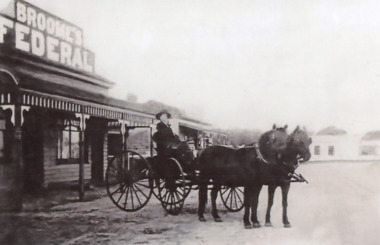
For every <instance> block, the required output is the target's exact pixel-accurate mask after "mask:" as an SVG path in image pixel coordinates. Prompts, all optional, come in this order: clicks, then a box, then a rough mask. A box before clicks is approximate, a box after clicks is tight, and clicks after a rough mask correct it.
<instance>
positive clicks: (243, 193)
mask: <svg viewBox="0 0 380 245" xmlns="http://www.w3.org/2000/svg"><path fill="white" fill-rule="evenodd" d="M236 190H238V191H239V192H240V193H241V194H243V195H244V192H243V191H242V190H240V189H239V188H238V187H236Z"/></svg>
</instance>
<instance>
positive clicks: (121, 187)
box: [111, 185, 125, 196]
mask: <svg viewBox="0 0 380 245" xmlns="http://www.w3.org/2000/svg"><path fill="white" fill-rule="evenodd" d="M124 187H125V186H123V185H120V187H118V188H117V189H116V190H115V191H113V192H112V193H111V196H113V195H114V194H115V193H116V192H118V191H120V190H121V189H123V188H124Z"/></svg>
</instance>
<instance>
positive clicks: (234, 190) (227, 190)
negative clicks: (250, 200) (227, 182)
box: [220, 186, 244, 212]
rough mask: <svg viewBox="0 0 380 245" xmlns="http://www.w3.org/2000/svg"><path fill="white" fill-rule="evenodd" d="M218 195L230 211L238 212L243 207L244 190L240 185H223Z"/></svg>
mask: <svg viewBox="0 0 380 245" xmlns="http://www.w3.org/2000/svg"><path fill="white" fill-rule="evenodd" d="M220 197H221V199H222V202H223V204H224V206H225V207H226V208H227V210H228V211H230V212H238V211H240V210H242V209H243V207H244V192H243V190H242V189H241V187H227V186H223V187H222V189H221V190H220Z"/></svg>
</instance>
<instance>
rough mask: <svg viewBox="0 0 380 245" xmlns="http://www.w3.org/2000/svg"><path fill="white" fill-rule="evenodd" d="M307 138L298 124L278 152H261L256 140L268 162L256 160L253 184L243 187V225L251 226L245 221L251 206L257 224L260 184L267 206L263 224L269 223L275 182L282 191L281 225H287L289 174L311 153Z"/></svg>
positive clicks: (267, 224) (247, 219)
mask: <svg viewBox="0 0 380 245" xmlns="http://www.w3.org/2000/svg"><path fill="white" fill-rule="evenodd" d="M310 144H311V138H310V137H309V136H308V135H307V133H306V132H305V131H303V130H300V129H299V127H298V126H297V128H296V129H295V130H294V132H293V133H292V134H291V135H290V136H289V138H288V140H287V142H286V148H285V149H284V150H283V151H281V152H280V153H279V154H278V156H273V155H268V154H267V155H265V150H264V142H259V146H260V150H261V149H262V152H263V155H264V158H266V161H267V162H268V164H259V165H258V166H259V168H258V173H257V176H256V179H255V181H254V184H253V185H250V186H246V188H245V204H244V206H245V213H244V225H245V227H246V228H251V223H250V221H249V211H250V208H251V211H252V214H251V221H252V223H253V227H255V228H257V227H260V223H259V221H258V219H257V206H258V201H259V194H260V191H261V188H262V186H263V185H268V207H267V212H266V217H265V226H271V225H272V224H271V221H270V211H271V208H272V205H273V198H274V192H275V190H276V188H277V187H278V186H280V187H281V191H282V208H283V213H282V222H283V224H284V226H285V227H291V225H290V222H289V220H288V216H287V206H288V193H289V188H290V183H291V176H292V174H293V173H294V171H295V169H296V168H297V167H298V164H299V160H300V161H308V160H309V159H310V157H311V154H310V150H309V145H310Z"/></svg>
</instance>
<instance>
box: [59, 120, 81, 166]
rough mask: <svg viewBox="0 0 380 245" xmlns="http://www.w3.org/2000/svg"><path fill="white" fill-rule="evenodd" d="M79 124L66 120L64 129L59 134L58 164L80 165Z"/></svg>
mask: <svg viewBox="0 0 380 245" xmlns="http://www.w3.org/2000/svg"><path fill="white" fill-rule="evenodd" d="M78 126H79V123H78V122H77V121H75V120H64V125H63V129H62V130H60V132H59V134H58V144H57V146H58V162H59V163H79V157H80V148H79V137H80V136H79V134H80V132H79V127H78Z"/></svg>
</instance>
